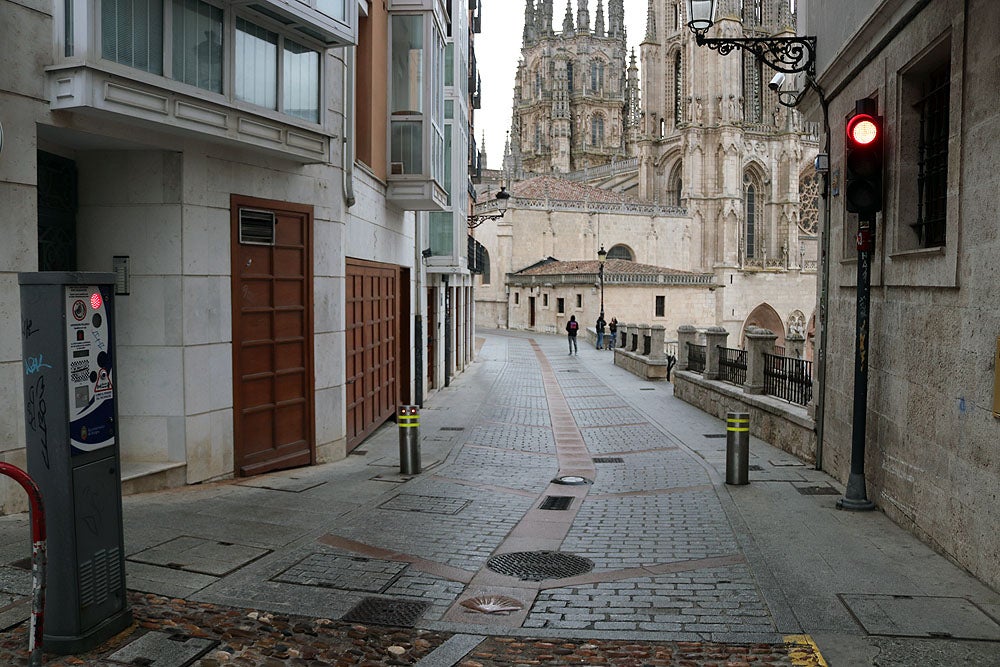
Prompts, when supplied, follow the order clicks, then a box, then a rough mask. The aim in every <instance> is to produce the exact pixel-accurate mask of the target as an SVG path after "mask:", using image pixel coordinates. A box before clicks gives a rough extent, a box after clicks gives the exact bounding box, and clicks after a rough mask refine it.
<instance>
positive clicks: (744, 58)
mask: <svg viewBox="0 0 1000 667" xmlns="http://www.w3.org/2000/svg"><path fill="white" fill-rule="evenodd" d="M629 2H632V3H637V0H629ZM793 2H794V0H719V9H718V12H717V15H716V23H715V26H714V27H713V29H712V36H722V37H729V38H735V37H766V36H788V35H794V34H795V26H796V15H795V12H794V4H793ZM574 4H575V5H576V10H575V11H574V9H573V5H574ZM552 5H553V0H527V2H526V6H525V22H524V31H523V36H522V48H521V60H520V62H519V64H518V69H517V74H516V79H515V86H514V94H513V108H512V114H511V118H512V121H511V131H510V141H509V143H508V145H507V146H506V147H505V155H504V167H503V174H502V179H503V181H505V182H506V183H507V184H508V185H510V186H511V192H512V193H513V195H514V198H513V199H512V200H511V201H512V204H511V208H512V209H513V211H512V214H511V215H509V216H508V217H507V218H504V219H503V220H501V221H498V222H497V224H496V225H495V226H490V227H489V228H487V227H484V228H480V229H479V230H477V239H479V240H481V242H482V243H483V245H484V246H485V248H486V250H487V253H488V255H489V256H490V257H491V261H493V263H494V266H495V268H496V269H499V270H498V271H497V273H498V274H499V275H513V274H516V273H518V272H520V271H522V270H525V268H526V267H530V266H533V265H534V264H535V263H536V262H538V261H540V260H546V261H548V260H559V261H562V262H565V261H569V260H574V261H575V260H595V259H596V257H597V251H598V249H599V248H602V247H603V248H606V249H607V251H608V254H607V258H608V259H609V260H611V259H621V260H627V261H630V262H634V263H636V264H637V265H638V264H641V265H645V266H647V267H648V266H655V267H662V268H665V269H669V270H673V271H680V272H687V273H694V274H698V275H701V276H704V280H707V281H708V282H710V283H711V286H710V287H709V288H706V289H707V292H706V295H705V299H706V301H705V304H704V305H703V306H698V307H694V306H685V305H683V304H684V303H685V301H684V300H683V299H682V298H681V297H680V296H672V295H671V293H669V291H668V292H667V293H664V294H663V295H660V294H657V295H655V296H656V299H655V300H654V299H653V297H651V296H649V297H647V296H641V295H638V293H637V294H636V295H633V294H632V293H631V292H627V291H626V290H625V286H627V285H637V284H638V283H639V282H640V281H641V280H645V279H644V278H638V277H634V276H632V277H630V276H625V275H624V274H623V275H622V276H619V277H615V276H610V275H606V276H605V278H606V280H605V284H606V285H605V286H615V285H616V284H618V283H620V284H621V286H622V291H621V293H620V294H619V295H618V296H616V302H618V304H619V305H618V308H619V311H618V312H620V313H621V315H622V316H624V317H628V318H630V321H635V322H653V323H657V322H660V321H662V322H663V323H664V324H665V325H669V326H673V322H675V321H676V320H677V318H680V321H681V322H682V323H690V324H694V325H697V326H709V325H716V326H724V327H726V328H727V329H728V330H729V331H731V332H733V333H736V332H742V331H745V330H746V328H747V327H749V326H764V327H767V328H770V329H772V330H774V331H775V332H781V333H782V334H784V333H788V332H798V333H804V332H808V333H811V331H812V321H811V320H812V319H813V316H814V313H815V304H816V287H817V285H816V282H817V281H816V269H817V261H816V260H817V238H818V236H817V232H818V229H817V222H818V215H817V204H818V197H817V194H818V182H819V181H818V178H817V175H816V172H815V169H814V164H813V161H814V158H815V156H816V153H817V149H818V141H819V131H820V128H819V126H818V124H816V123H806V122H804V120H803V118H802V116H801V114H800V113H799V112H798V111H796V110H795V109H794V108H793V106H789V105H793V104H794V103H795V101H796V94H797V91H796V89H801V87H802V84H801V82H797V81H795V80H794V77H792V76H789V77H787V79H788V81H786V82H784V83H783V84H782V83H778V82H776V81H774V80H772V78H771V77H772V75H773V74H774V72H773V71H772V70H771V69H770V68H768V67H767V66H765V65H762V64H761V63H760V62H759V61H758V60H757V58H756V57H755V56H754V55H753V54H751V53H747V52H744V51H741V50H734V51H733V52H732V53H730V54H728V55H722V54H720V53H719V52H718V51H715V50H711V49H709V48H707V47H699V46H698V45H697V44H696V42H695V37H694V35H693V34H692V32H691V31H690V30H689V28H688V27H687V19H686V17H685V12H686V9H685V7H686V2H685V1H684V0H648V4H647V9H646V30H645V34H644V35H643V36H642V41H641V43H640V44H639V57H638V59H637V58H636V54H635V52H634V50H633V51H631V52H630V51H629V49H628V41H627V37H628V36H627V35H626V31H625V8H624V0H607V1H606V4H605V0H596V7H595V8H594V14H593V17H591V12H590V7H589V6H588V0H576V1H575V3H574V1H573V0H567V4H566V11H565V15H564V16H563V19H562V30H561V31H558V32H557V31H556V30H554V29H553V26H554V22H553V6H552ZM630 7H631V5H630ZM605 9H606V10H607V11H606V12H605ZM594 266H595V267H596V263H595V264H594ZM609 266H610V265H609ZM621 266H624V265H621ZM550 269H552V267H550ZM550 269H547V270H550ZM565 270H566V271H570V270H573V269H571V268H566V269H565ZM579 270H581V271H582V270H584V269H579ZM587 270H593V267H591V268H590V269H587ZM622 270H625V269H622ZM629 270H634V271H639V272H641V271H650V270H651V269H642V268H641V267H638V266H636V267H635V268H633V269H629ZM562 280H569V278H564V279H562ZM699 280H702V278H699ZM616 281H617V282H616ZM552 282H553V284H555V281H552ZM719 287H724V288H725V289H717V288H719ZM685 294H687V293H685ZM545 296H546V295H545V294H542V297H543V298H542V300H541V302H540V303H542V304H543V305H542V306H541V307H540V310H539V313H538V318H542V319H537V318H536V317H535V313H534V312H529V313H528V314H527V315H524V316H523V317H522V316H520V315H518V313H519V312H520V311H521V310H523V307H522V306H520V305H519V302H518V301H517V299H518V298H519V297H518V295H517V294H514V293H513V292H512V285H511V284H509V283H508V281H506V280H505V281H503V282H493V283H492V284H491V283H490V282H489V279H488V278H487V279H484V280H483V281H482V289H480V290H477V303H478V304H479V306H481V308H482V310H481V311H480V312H482V313H483V314H484V321H495V323H496V325H497V326H510V327H512V328H520V327H525V328H534V329H542V330H548V329H549V328H550V327H551V328H552V329H554V330H555V331H559V330H560V329H559V326H558V321H557V320H558V313H556V314H555V315H554V316H553V322H552V323H551V324H550V323H548V322H546V321H545V320H544V318H543V315H544V302H545V298H544V297H545ZM586 296H587V295H586V294H583V295H580V294H577V293H574V294H573V295H571V296H567V297H566V299H568V301H566V303H576V304H582V308H583V309H584V310H590V309H591V308H590V306H588V305H587V298H585V297H586ZM528 298H529V305H530V303H531V301H530V295H528ZM554 298H555V302H556V303H557V304H558V303H559V302H560V297H554ZM626 301H627V302H628V303H631V304H633V305H630V306H628V307H627V308H626V307H625V305H624V304H625V302H626ZM647 302H648V303H649V304H656V305H655V307H654V306H649V305H648V304H647ZM661 303H662V304H665V307H664V308H661V307H659V304H661ZM671 303H674V304H675V306H671V305H670V304H671ZM602 309H603V308H602ZM528 310H529V311H530V310H531V309H530V308H529V309H528ZM647 311H648V312H647ZM661 311H664V312H661ZM672 316H673V318H672ZM623 321H624V320H623Z"/></svg>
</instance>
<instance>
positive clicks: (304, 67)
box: [281, 39, 319, 123]
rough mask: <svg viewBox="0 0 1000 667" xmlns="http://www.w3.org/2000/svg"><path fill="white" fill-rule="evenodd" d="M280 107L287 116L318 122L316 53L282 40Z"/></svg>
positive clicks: (317, 54)
mask: <svg viewBox="0 0 1000 667" xmlns="http://www.w3.org/2000/svg"><path fill="white" fill-rule="evenodd" d="M282 71H283V72H284V79H283V81H282V87H283V88H284V93H283V95H282V100H281V101H282V105H283V110H284V112H285V113H286V114H288V115H289V116H295V117H296V118H301V119H303V120H308V121H312V122H314V123H318V122H319V53H318V52H316V51H313V50H312V49H310V48H307V47H305V46H302V45H301V44H296V43H295V42H293V41H291V40H290V39H286V40H285V53H284V61H283V63H282Z"/></svg>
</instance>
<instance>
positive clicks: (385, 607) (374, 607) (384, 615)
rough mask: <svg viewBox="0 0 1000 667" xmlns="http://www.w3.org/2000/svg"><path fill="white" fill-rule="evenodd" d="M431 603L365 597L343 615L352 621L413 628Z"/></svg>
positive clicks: (346, 619) (344, 618) (343, 617)
mask: <svg viewBox="0 0 1000 667" xmlns="http://www.w3.org/2000/svg"><path fill="white" fill-rule="evenodd" d="M429 606H430V605H429V604H428V603H426V602H417V601H415V600H389V599H386V598H365V599H364V600H362V601H361V602H359V603H358V604H356V605H355V606H354V608H353V609H351V610H350V611H348V612H347V613H346V614H344V615H343V616H342V617H341V620H344V621H348V622H351V623H366V624H371V625H390V626H392V627H396V628H412V627H413V626H414V625H415V624H416V622H417V620H418V619H419V618H420V616H421V615H422V614H423V613H424V611H425V610H426V609H427V607H429Z"/></svg>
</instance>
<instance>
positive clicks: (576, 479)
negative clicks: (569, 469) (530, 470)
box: [552, 475, 590, 486]
mask: <svg viewBox="0 0 1000 667" xmlns="http://www.w3.org/2000/svg"><path fill="white" fill-rule="evenodd" d="M552 481H553V482H555V483H556V484H570V485H573V486H577V485H580V484H590V480H589V479H587V478H586V477H580V476H579V475H563V476H562V477H556V478H555V479H554V480H552Z"/></svg>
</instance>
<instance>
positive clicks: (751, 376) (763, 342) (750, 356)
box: [743, 327, 778, 394]
mask: <svg viewBox="0 0 1000 667" xmlns="http://www.w3.org/2000/svg"><path fill="white" fill-rule="evenodd" d="M746 337H747V382H746V384H744V385H743V391H745V392H746V393H748V394H763V393H764V353H765V352H766V353H767V354H774V341H776V340H777V339H778V337H777V336H776V335H775V334H774V333H773V332H772V331H771V330H769V329H761V328H760V327H747V333H746Z"/></svg>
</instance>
